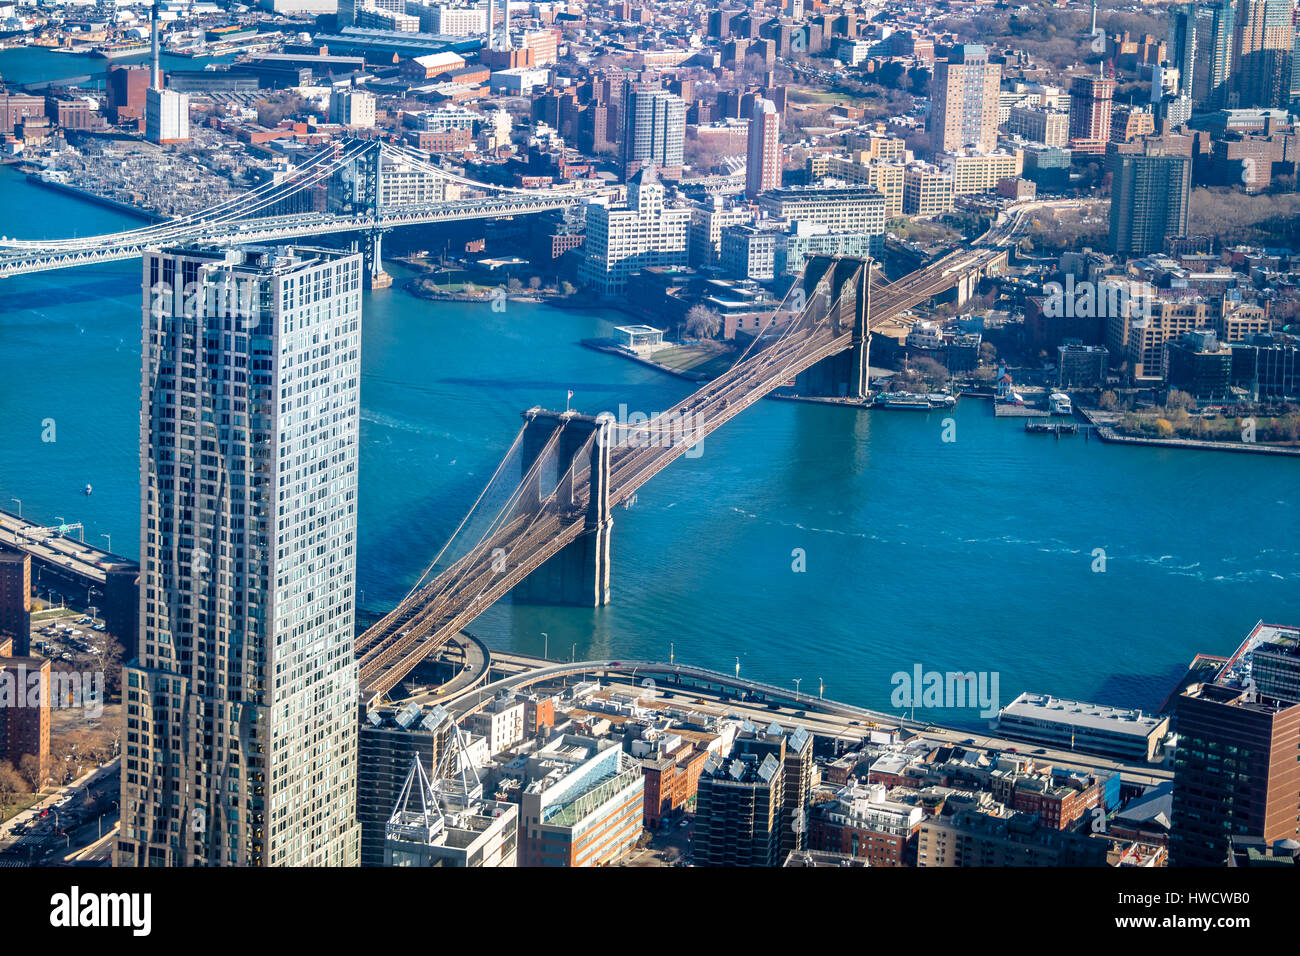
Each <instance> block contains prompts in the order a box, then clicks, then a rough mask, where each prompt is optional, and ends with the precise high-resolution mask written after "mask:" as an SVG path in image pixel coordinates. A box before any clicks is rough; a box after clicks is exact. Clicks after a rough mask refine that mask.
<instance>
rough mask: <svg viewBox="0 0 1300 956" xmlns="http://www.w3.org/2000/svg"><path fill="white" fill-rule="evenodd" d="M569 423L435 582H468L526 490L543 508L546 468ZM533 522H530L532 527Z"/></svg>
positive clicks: (513, 517)
mask: <svg viewBox="0 0 1300 956" xmlns="http://www.w3.org/2000/svg"><path fill="white" fill-rule="evenodd" d="M566 424H567V422H562V423H561V424H560V426H559V427H558V428H556V429H555V430H554V431H552V432H551V435H550V438H548V439H547V442H546V444H545V446H543V448H542V450H541V451H540V452H539V453H538V455H537V458H536V459H535V460H534V461H533V463H532V465H531V467H529V469H528V470H527V471H526V472H525V473H524V476H523V478H522V479H521V480H520V481H519V484H518V485H516V486H515V489H514V491H513V492H512V493H511V495H510V497H509V498H508V499H507V500H506V502H505V504H504V505H502V506H501V509H500V510H499V511H498V512H497V514H496V516H495V517H494V518H493V519H492V521H491V523H490V524H489V525H488V527H487V528H486V529H485V530H484V531H483V533H482V535H481V536H480V537H479V540H478V541H477V542H476V543H475V544H474V546H473V547H472V548H471V549H470V551H469V552H468V553H467V554H465V555H464V556H463V557H461V558H460V559H458V560H457V561H456V562H455V563H454V564H453V565H452V566H451V567H449V568H447V570H446V571H444V572H443V573H442V574H440V575H439V576H438V579H436V580H435V581H434V582H433V583H435V584H436V583H438V582H439V581H441V580H442V579H444V578H445V579H446V581H445V582H444V583H443V587H442V590H443V591H444V592H445V591H446V590H447V589H448V588H452V589H454V588H458V587H459V586H460V585H461V584H462V583H463V582H464V580H465V577H466V576H467V574H469V573H470V571H471V570H472V569H473V566H474V562H475V561H476V560H477V558H478V557H479V556H480V555H481V553H482V551H483V549H484V548H486V547H488V546H489V545H490V544H491V543H492V539H493V538H494V537H495V536H496V534H497V533H498V532H500V531H501V530H502V529H503V528H505V527H507V526H508V525H509V524H511V523H513V522H514V521H515V520H516V517H517V515H516V513H515V509H516V507H517V506H518V504H519V502H520V501H525V500H529V499H530V498H531V496H529V495H526V492H529V491H532V490H535V491H536V494H537V498H538V505H537V508H538V513H540V512H541V510H542V507H543V504H544V502H545V500H546V499H545V498H543V497H542V494H541V487H542V481H541V479H542V470H543V468H544V467H546V466H547V465H548V464H549V463H550V462H552V461H554V457H553V456H554V452H555V449H556V446H558V445H559V443H560V436H561V435H562V433H563V432H564V427H565V425H566ZM526 427H527V426H525V428H526ZM552 493H553V492H552ZM535 517H536V516H534V518H535ZM531 526H532V522H529V527H531Z"/></svg>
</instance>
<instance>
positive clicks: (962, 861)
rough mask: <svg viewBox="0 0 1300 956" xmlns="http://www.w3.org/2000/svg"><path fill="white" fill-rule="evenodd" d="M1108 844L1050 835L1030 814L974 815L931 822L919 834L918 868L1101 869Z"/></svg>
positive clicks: (1054, 832) (1088, 838) (1070, 835)
mask: <svg viewBox="0 0 1300 956" xmlns="http://www.w3.org/2000/svg"><path fill="white" fill-rule="evenodd" d="M1109 849H1110V842H1109V841H1108V840H1103V839H1099V838H1096V837H1091V836H1088V835H1085V834H1082V833H1071V832H1068V831H1063V830H1055V829H1050V828H1048V827H1044V826H1042V825H1040V824H1039V822H1038V820H1037V819H1036V818H1035V817H1034V816H1033V815H1032V814H1028V813H1017V814H1014V815H1012V816H1009V817H1003V816H994V815H992V814H989V813H984V812H981V811H979V810H974V809H963V810H958V811H957V812H956V813H954V814H952V815H951V816H949V815H942V816H937V817H930V818H928V819H927V820H925V821H924V822H923V823H922V824H921V828H920V831H919V832H918V834H917V849H916V865H917V866H926V867H960V866H978V867H990V866H1042V867H1048V866H1052V867H1070V866H1105V865H1106V854H1107V851H1108V850H1109Z"/></svg>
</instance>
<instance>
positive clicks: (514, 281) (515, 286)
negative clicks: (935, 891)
mask: <svg viewBox="0 0 1300 956" xmlns="http://www.w3.org/2000/svg"><path fill="white" fill-rule="evenodd" d="M506 288H507V289H509V290H510V291H511V292H514V293H518V292H522V291H524V284H523V283H522V282H520V281H519V279H518V278H517V277H516V276H511V277H510V281H509V282H507V283H506Z"/></svg>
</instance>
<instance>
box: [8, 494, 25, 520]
mask: <svg viewBox="0 0 1300 956" xmlns="http://www.w3.org/2000/svg"><path fill="white" fill-rule="evenodd" d="M9 500H10V501H16V502H18V517H20V518H21V517H22V516H23V500H22V499H21V498H10V499H9Z"/></svg>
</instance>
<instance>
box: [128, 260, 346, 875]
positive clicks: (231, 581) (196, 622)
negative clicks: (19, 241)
mask: <svg viewBox="0 0 1300 956" xmlns="http://www.w3.org/2000/svg"><path fill="white" fill-rule="evenodd" d="M144 286H145V290H144V323H143V329H144V335H143V362H142V372H143V381H142V383H141V386H142V387H141V395H142V400H141V406H140V519H141V520H140V555H141V562H140V563H141V575H140V634H139V655H138V657H137V658H136V659H135V660H133V661H131V662H130V663H129V664H128V665H127V667H126V669H125V673H124V680H123V695H124V704H125V708H124V709H125V714H126V717H125V719H126V726H125V728H124V730H123V735H122V824H121V825H122V832H121V835H120V837H119V840H118V845H117V854H116V863H117V865H119V866H133V865H138V866H293V865H307V866H354V865H357V862H358V856H359V852H360V847H359V839H360V838H359V829H358V825H357V822H356V760H357V726H356V662H355V657H354V646H353V645H354V640H353V617H354V591H355V587H356V514H357V512H356V509H357V452H358V438H359V415H360V403H359V398H360V372H361V366H360V351H361V288H362V263H361V257H360V256H359V255H356V254H347V253H340V252H336V251H327V250H316V249H300V248H285V247H279V248H261V247H249V248H244V249H234V250H225V249H213V248H198V247H185V248H176V249H165V250H162V251H159V252H149V253H146V255H145V257H144Z"/></svg>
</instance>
